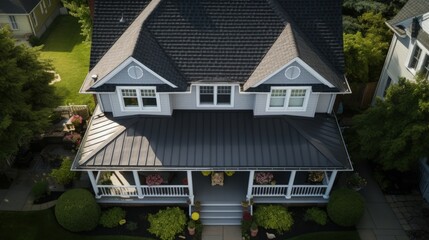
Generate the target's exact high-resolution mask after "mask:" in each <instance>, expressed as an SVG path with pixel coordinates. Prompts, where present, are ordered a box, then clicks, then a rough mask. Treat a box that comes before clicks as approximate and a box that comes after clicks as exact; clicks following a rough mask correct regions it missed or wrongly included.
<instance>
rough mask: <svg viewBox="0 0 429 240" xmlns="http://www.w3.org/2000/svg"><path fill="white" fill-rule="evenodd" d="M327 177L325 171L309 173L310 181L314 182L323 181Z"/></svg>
mask: <svg viewBox="0 0 429 240" xmlns="http://www.w3.org/2000/svg"><path fill="white" fill-rule="evenodd" d="M324 177H325V172H322V171H314V172H310V173H309V174H308V181H309V182H312V183H321V182H322V181H323V178H324Z"/></svg>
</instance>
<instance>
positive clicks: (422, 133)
mask: <svg viewBox="0 0 429 240" xmlns="http://www.w3.org/2000/svg"><path fill="white" fill-rule="evenodd" d="M353 130H354V131H355V132H356V133H357V136H356V137H355V138H354V139H353V140H354V141H356V143H355V144H356V145H355V146H357V147H358V149H357V150H358V151H359V153H360V156H361V157H363V158H367V159H371V160H373V161H374V162H375V163H377V164H379V165H380V166H381V167H382V168H383V169H384V170H399V171H407V170H410V169H412V167H413V166H415V164H416V163H417V160H418V159H419V158H421V157H424V156H427V155H428V154H429V82H428V80H425V79H423V78H422V77H418V78H417V79H416V80H415V81H410V80H406V79H404V78H401V79H400V80H399V82H398V84H393V85H391V86H390V87H389V89H388V90H387V94H386V97H385V99H384V101H382V100H380V99H377V102H376V104H375V106H374V107H372V108H369V109H367V110H366V111H365V112H364V113H363V114H360V115H357V116H355V117H354V119H353Z"/></svg>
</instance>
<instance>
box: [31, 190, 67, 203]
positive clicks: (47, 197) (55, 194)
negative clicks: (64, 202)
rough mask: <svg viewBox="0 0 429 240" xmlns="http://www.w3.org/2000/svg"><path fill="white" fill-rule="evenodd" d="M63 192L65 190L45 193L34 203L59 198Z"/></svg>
mask: <svg viewBox="0 0 429 240" xmlns="http://www.w3.org/2000/svg"><path fill="white" fill-rule="evenodd" d="M63 193H64V192H63V191H52V192H50V193H49V194H47V195H45V196H44V197H41V198H39V199H36V200H34V201H33V204H43V203H47V202H51V201H54V200H57V199H58V198H59V197H60V196H61V194H63Z"/></svg>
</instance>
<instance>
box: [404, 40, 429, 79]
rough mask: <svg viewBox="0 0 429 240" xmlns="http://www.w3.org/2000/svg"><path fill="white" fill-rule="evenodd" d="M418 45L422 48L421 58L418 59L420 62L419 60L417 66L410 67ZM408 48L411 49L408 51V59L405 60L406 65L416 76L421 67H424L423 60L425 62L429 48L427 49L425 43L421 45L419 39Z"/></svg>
mask: <svg viewBox="0 0 429 240" xmlns="http://www.w3.org/2000/svg"><path fill="white" fill-rule="evenodd" d="M416 46H417V47H419V48H420V49H421V53H420V57H419V60H418V62H417V65H416V67H415V68H411V67H410V63H411V61H412V58H413V55H414V51H415V49H416ZM408 49H409V51H408V56H407V60H406V62H405V67H406V69H408V71H409V72H410V73H411V74H412V75H413V76H415V75H416V74H417V73H418V72H419V70H421V69H422V67H423V62H424V58H425V56H426V55H428V54H429V51H428V49H426V48H425V47H424V46H423V45H421V44H420V43H419V42H418V41H417V40H416V41H415V43H414V44H412V43H411V45H410V47H409V48H408Z"/></svg>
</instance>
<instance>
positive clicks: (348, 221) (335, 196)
mask: <svg viewBox="0 0 429 240" xmlns="http://www.w3.org/2000/svg"><path fill="white" fill-rule="evenodd" d="M327 210H328V215H329V217H330V218H331V220H332V221H333V222H334V223H336V224H338V225H340V226H344V227H349V226H353V225H356V223H357V222H358V221H359V220H360V218H361V217H362V215H363V211H364V200H363V197H362V196H361V195H360V194H359V193H357V192H356V191H353V190H351V189H346V188H341V189H338V190H335V191H333V192H332V194H331V197H330V199H329V202H328V207H327Z"/></svg>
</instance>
